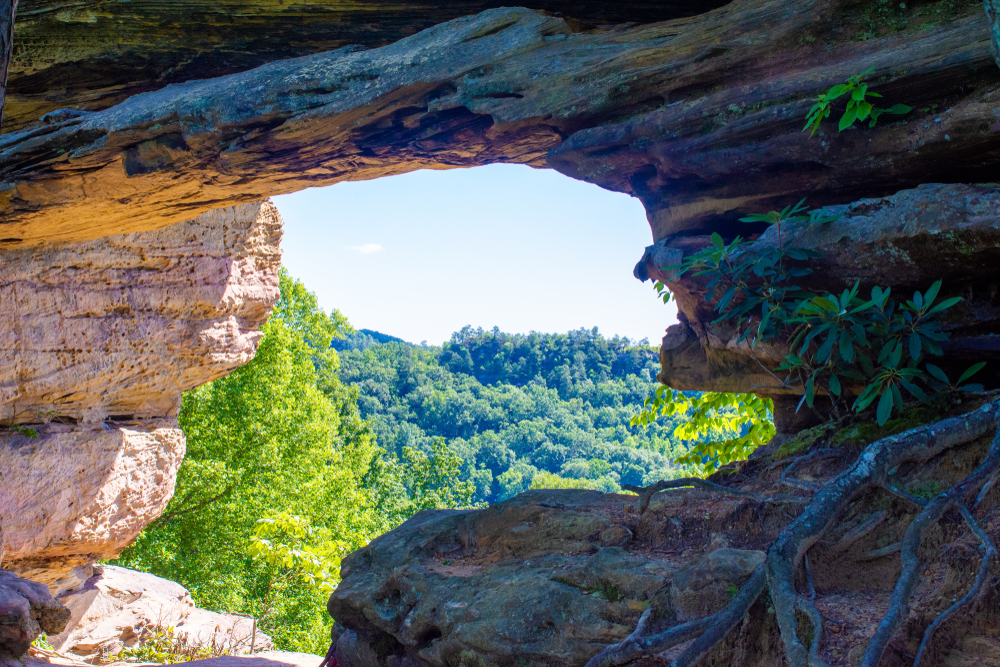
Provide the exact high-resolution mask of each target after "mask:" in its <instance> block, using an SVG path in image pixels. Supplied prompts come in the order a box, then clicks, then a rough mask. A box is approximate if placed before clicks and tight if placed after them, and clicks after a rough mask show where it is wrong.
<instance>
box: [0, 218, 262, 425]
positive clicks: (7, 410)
mask: <svg viewBox="0 0 1000 667" xmlns="http://www.w3.org/2000/svg"><path fill="white" fill-rule="evenodd" d="M126 208H127V207H126ZM280 238H281V219H280V216H279V215H278V212H277V209H275V208H274V205H273V204H271V203H270V202H256V203H252V204H241V205H238V206H232V207H228V208H223V209H217V210H214V211H211V212H209V213H206V214H204V215H201V216H199V217H197V218H195V219H194V220H190V221H188V222H184V223H181V224H177V225H173V226H171V227H169V228H166V229H161V230H159V231H155V232H147V233H136V234H124V235H119V236H108V237H104V238H101V239H98V240H95V241H91V242H87V243H76V244H61V245H47V246H44V247H39V248H32V249H22V250H16V249H8V250H5V251H3V252H2V255H0V256H2V262H0V303H2V304H3V308H2V309H0V424H8V425H9V424H12V423H39V422H46V421H52V420H56V421H63V422H67V423H74V422H100V421H103V420H107V419H109V418H110V419H111V420H113V421H114V420H117V421H125V422H131V421H137V420H143V419H149V418H160V417H175V416H176V415H177V410H178V408H179V407H180V397H181V393H182V392H184V391H187V390H188V389H191V388H193V387H197V386H198V385H200V384H204V383H205V382H208V381H210V380H213V379H215V378H217V377H220V376H222V375H225V374H226V373H228V372H229V371H231V370H233V369H234V368H237V367H238V366H240V365H242V364H244V363H246V362H247V361H249V360H250V359H251V358H253V354H254V351H255V350H256V347H257V343H258V341H259V339H260V336H261V334H260V332H259V331H258V329H259V327H260V325H261V324H262V323H263V322H264V320H266V319H267V316H268V314H269V313H270V310H271V306H272V305H273V304H274V302H275V300H276V299H277V297H278V270H279V267H280V251H279V250H278V242H279V240H280Z"/></svg>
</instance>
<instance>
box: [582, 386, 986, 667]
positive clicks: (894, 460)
mask: <svg viewBox="0 0 1000 667" xmlns="http://www.w3.org/2000/svg"><path fill="white" fill-rule="evenodd" d="M998 417H1000V404H998V403H989V404H987V405H984V406H983V407H981V408H979V409H977V410H974V411H972V412H970V413H967V414H965V415H961V416H959V417H954V418H950V419H944V420H941V421H939V422H936V423H934V424H930V425H927V426H921V427H918V428H915V429H912V430H910V431H907V432H905V433H900V434H898V435H893V436H889V437H887V438H883V439H882V440H879V441H877V442H874V443H871V444H870V445H868V447H866V448H865V450H864V451H863V452H862V453H861V455H860V456H859V457H858V459H857V461H855V462H854V464H853V465H851V466H850V467H849V468H848V469H847V470H845V471H844V472H842V473H841V474H839V475H838V476H837V477H835V478H834V479H832V480H831V481H829V482H827V483H826V484H824V485H823V486H821V487H819V488H818V489H817V490H816V491H815V495H813V497H812V498H811V499H809V500H808V501H807V503H808V504H807V505H806V507H805V508H804V509H803V511H802V513H801V514H800V515H799V516H798V517H797V518H796V519H795V520H794V521H792V523H790V524H789V525H788V526H786V527H785V529H784V530H783V531H782V532H781V534H780V535H779V536H778V538H777V539H776V540H775V542H774V543H773V544H772V545H771V548H770V549H769V550H768V554H767V560H766V561H765V562H764V564H763V565H762V566H761V567H760V568H758V569H757V571H755V572H754V574H753V576H752V577H751V579H750V581H748V582H747V583H746V584H745V585H744V586H743V588H742V589H741V590H740V592H739V593H738V595H737V596H736V598H735V599H734V600H733V601H732V602H730V603H729V605H727V606H726V608H725V609H723V610H722V611H720V612H719V613H717V614H715V615H713V616H709V617H707V618H704V619H700V620H698V621H692V622H691V623H685V624H682V625H678V626H675V627H673V628H670V629H668V630H666V631H664V632H661V633H659V634H656V635H651V636H646V637H643V636H642V634H643V632H644V631H645V628H646V624H647V623H648V621H645V620H644V619H646V618H647V617H646V614H643V618H641V619H640V622H639V627H637V628H636V631H635V632H633V633H632V634H631V635H629V637H628V638H627V639H626V640H625V641H623V642H621V643H620V644H616V645H613V646H609V647H607V648H606V649H604V650H603V651H601V653H599V654H598V655H596V656H594V658H592V659H591V660H590V662H588V663H587V667H612V666H615V667H617V666H619V665H624V664H627V663H629V662H632V661H634V660H637V659H639V658H642V657H648V656H650V655H653V654H655V653H658V652H660V651H663V650H665V649H667V648H669V647H671V646H675V645H677V644H679V643H681V642H683V641H686V640H688V639H691V638H692V637H697V638H696V639H695V640H694V641H693V642H692V643H691V644H690V646H688V647H687V648H686V649H685V650H684V652H683V653H682V654H681V655H680V656H679V657H678V658H676V659H675V660H674V661H673V662H672V663H671V665H672V667H691V666H692V665H694V664H696V663H697V662H698V661H699V660H700V659H701V658H702V657H704V656H705V655H706V654H707V653H708V652H710V651H711V650H712V649H713V648H714V647H715V646H716V645H717V644H718V643H719V642H720V641H722V640H723V638H725V636H726V635H727V634H728V633H729V632H730V631H731V630H732V629H733V628H734V627H736V625H737V624H738V623H740V621H741V620H742V619H743V618H744V617H745V615H746V614H747V612H748V611H749V609H750V607H751V606H752V605H753V603H754V602H755V601H756V600H757V599H758V597H759V596H760V594H761V593H762V592H763V591H764V588H765V586H766V587H767V588H768V589H769V592H770V595H771V600H772V602H773V605H774V611H775V614H776V617H777V622H778V627H779V630H780V633H781V638H782V641H783V643H784V647H785V655H786V657H787V659H788V663H789V665H790V667H825V663H824V662H823V660H822V659H821V658H820V655H819V651H820V645H821V642H822V634H823V620H822V616H821V615H820V613H819V611H818V610H817V609H816V606H815V595H816V593H815V589H814V587H813V583H812V573H811V572H810V571H809V568H808V561H805V555H806V552H807V551H808V550H809V549H810V548H811V547H812V546H813V545H815V544H816V543H817V542H818V541H819V540H821V539H822V538H823V537H824V536H825V535H826V533H827V532H828V531H829V529H830V528H831V527H832V526H833V525H834V524H835V522H836V521H837V519H838V518H839V517H840V516H841V515H842V514H843V512H844V511H845V510H846V509H847V507H848V506H849V505H850V503H851V502H852V501H853V500H854V499H855V498H857V497H858V496H859V495H860V494H861V493H863V492H864V491H866V490H868V489H873V488H884V489H886V490H887V491H889V492H890V493H893V494H894V495H896V496H898V497H900V498H903V499H905V500H908V501H911V502H913V503H914V504H916V505H918V506H919V507H920V508H921V511H920V513H919V514H918V515H917V517H916V518H915V519H914V520H913V522H912V523H911V525H910V526H909V528H908V529H907V531H906V535H905V537H904V540H903V542H901V543H899V544H894V545H890V546H888V547H885V548H884V549H879V550H876V551H873V552H871V553H870V554H868V557H867V558H880V557H883V556H885V555H889V554H891V553H894V552H895V551H896V550H900V551H902V557H901V558H902V561H903V574H902V575H901V576H900V579H899V581H898V582H897V584H896V589H895V590H894V592H893V598H892V603H891V606H890V609H889V612H888V613H887V615H886V617H885V619H884V620H883V621H882V624H881V625H880V626H879V628H878V630H877V632H876V635H875V637H874V638H873V639H872V640H871V642H870V643H869V645H868V649H867V652H866V654H865V656H864V659H863V662H862V665H863V667H876V665H877V664H878V662H879V660H880V659H881V656H882V653H883V652H884V650H885V647H886V646H887V645H888V643H889V641H890V640H891V639H892V636H893V634H894V633H895V631H896V629H897V628H898V626H899V624H900V622H901V620H902V619H904V618H905V617H906V614H907V613H908V609H909V599H910V596H911V594H912V591H913V588H914V584H915V582H916V578H917V574H918V572H919V571H920V566H921V563H920V559H919V556H918V549H919V547H920V538H921V536H922V535H923V533H924V531H925V530H926V528H927V527H928V526H930V525H933V524H934V522H936V521H937V520H938V519H939V518H940V517H941V516H942V515H943V514H944V513H945V512H946V511H948V510H949V509H950V508H953V507H957V508H958V509H959V511H963V512H964V514H963V516H965V515H966V514H968V510H967V509H966V504H967V502H968V500H970V498H969V496H973V497H974V496H975V494H976V492H977V491H978V490H979V489H980V487H982V486H983V484H984V483H985V482H986V481H987V480H988V479H990V478H991V477H992V476H993V475H994V473H995V472H997V470H998V469H1000V431H997V422H998ZM990 431H997V434H996V436H994V439H993V443H992V444H991V445H990V448H989V451H988V452H987V454H986V457H985V459H984V460H983V462H982V463H981V465H980V466H979V467H978V468H977V469H976V470H975V471H974V472H973V473H972V474H970V475H969V476H968V477H966V478H965V479H964V480H963V481H962V482H960V483H959V484H956V485H955V486H953V487H952V488H951V489H949V490H948V491H947V492H946V493H944V494H942V495H940V496H938V497H937V498H935V499H934V500H932V501H930V502H928V503H924V502H923V501H921V500H920V499H918V498H915V497H913V496H910V495H909V494H906V493H904V492H902V491H898V490H896V489H895V488H893V487H892V485H891V484H890V482H889V473H890V471H894V470H895V469H896V468H897V467H898V466H900V465H902V464H904V463H921V462H925V461H928V460H930V459H932V458H934V457H935V456H938V455H939V454H941V453H943V452H945V451H947V450H949V449H951V448H954V447H957V446H959V445H963V444H965V443H968V442H971V441H973V440H975V439H977V438H979V437H982V436H984V435H986V434H988V433H989V432H990ZM816 454H817V455H816V456H814V457H813V458H811V460H817V459H820V458H826V457H827V456H832V452H825V451H822V450H821V452H817V453H816ZM820 454H822V455H820ZM839 454H840V452H838V455H839ZM812 456H813V455H810V457H812ZM810 457H802V459H800V460H798V461H796V462H793V463H792V465H791V466H789V467H788V468H787V469H786V470H785V473H783V476H784V475H785V474H787V473H788V472H789V471H790V470H791V469H793V468H795V467H797V466H798V465H801V464H802V463H805V462H806V460H807V459H810ZM685 486H696V487H699V488H702V489H705V490H708V491H712V492H716V493H722V494H725V495H730V496H738V497H746V498H751V499H753V500H756V501H758V502H776V501H777V499H773V498H772V499H768V498H764V497H763V496H761V495H760V494H757V493H752V492H747V491H740V490H738V489H731V488H727V487H724V486H720V485H718V484H712V483H711V482H706V481H704V480H700V479H682V480H671V481H669V482H660V483H658V484H655V485H652V486H649V487H645V488H641V487H624V488H626V489H628V490H630V491H634V492H636V493H638V494H639V511H640V513H642V512H645V510H646V509H647V508H648V506H649V501H650V498H651V497H652V495H653V494H654V493H657V492H658V491H663V490H666V489H673V488H680V487H685ZM886 518H887V516H886V514H885V513H884V512H879V513H876V514H875V515H873V516H872V517H871V518H869V519H868V520H866V521H865V522H863V523H862V524H861V525H859V526H857V527H856V528H854V529H852V530H851V531H849V532H848V533H847V534H845V535H844V536H843V537H842V538H841V539H840V540H839V541H838V542H837V544H836V545H835V546H834V551H835V552H836V551H845V550H847V549H848V548H850V547H851V546H852V545H853V544H856V543H857V542H858V541H859V540H861V539H862V538H864V537H865V536H866V535H868V534H870V533H871V532H872V531H873V530H875V528H877V527H878V526H879V525H881V524H882V523H883V522H884V521H885V520H886ZM970 518H971V514H969V515H968V518H967V519H966V521H969V520H970ZM973 526H974V527H973ZM970 527H973V531H974V532H975V533H976V535H977V537H979V539H980V541H983V540H984V539H985V540H989V538H988V537H986V534H985V533H984V532H983V531H982V529H981V528H979V526H978V525H976V524H975V521H972V523H971V524H970ZM983 543H984V546H985V549H986V553H985V555H984V557H983V562H984V564H983V566H982V568H981V569H980V574H979V576H977V578H976V583H975V584H974V585H973V587H972V590H970V591H969V593H968V594H967V595H966V596H965V597H964V598H962V600H961V601H960V602H959V603H956V605H953V606H952V607H951V608H949V609H948V610H946V611H945V612H944V613H943V614H942V616H941V617H940V618H939V619H938V620H936V621H935V623H933V624H932V625H931V627H929V628H928V630H927V634H926V635H925V644H926V642H928V641H929V640H930V637H931V635H932V634H933V631H934V629H936V628H937V627H939V626H940V625H941V623H943V622H944V621H945V620H946V619H947V618H948V617H949V616H950V615H952V614H953V613H954V611H955V610H957V609H958V608H959V607H960V606H961V605H964V604H967V603H968V602H969V601H970V600H972V599H973V598H974V597H975V596H976V595H977V594H978V592H979V591H980V590H981V589H982V588H983V586H985V582H986V579H987V577H988V575H989V568H990V564H991V563H992V562H993V561H994V560H996V558H997V551H996V549H995V547H994V546H993V544H992V543H991V542H983ZM803 561H805V567H806V582H807V586H808V589H809V591H808V598H807V597H804V596H802V595H800V594H799V593H798V591H796V588H795V572H796V570H797V568H798V567H799V565H800V564H801V563H803ZM797 614H803V615H804V616H805V617H806V618H808V620H809V622H810V624H811V625H812V633H811V640H810V641H809V646H808V647H806V646H803V645H802V642H801V641H800V639H799V636H798V632H797V627H796V626H797V620H796V616H797ZM922 646H923V645H922Z"/></svg>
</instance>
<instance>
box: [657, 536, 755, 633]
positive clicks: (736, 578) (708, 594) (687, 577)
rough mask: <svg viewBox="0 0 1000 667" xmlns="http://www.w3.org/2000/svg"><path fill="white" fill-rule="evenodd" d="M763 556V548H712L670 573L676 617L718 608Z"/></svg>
mask: <svg viewBox="0 0 1000 667" xmlns="http://www.w3.org/2000/svg"><path fill="white" fill-rule="evenodd" d="M766 557H767V554H765V553H764V552H763V551H749V550H745V549H729V548H723V549H716V550H715V551H712V552H710V553H707V554H705V555H704V556H702V557H701V558H699V559H698V560H696V561H694V562H693V563H688V564H687V565H685V566H684V567H682V568H680V569H679V570H677V572H675V573H674V576H673V579H672V580H671V582H670V593H671V600H672V602H673V606H674V609H675V610H676V612H677V618H678V620H680V621H693V620H695V619H698V618H704V617H705V616H709V615H711V614H714V613H715V612H717V611H721V610H722V608H723V607H725V606H726V605H727V604H729V603H730V602H731V601H732V599H733V598H734V597H736V593H737V592H738V591H739V589H740V587H741V586H742V585H743V584H745V583H746V582H747V580H748V579H750V575H752V574H753V572H754V570H756V569H757V567H758V566H760V565H761V564H762V563H763V562H764V559H765V558H766Z"/></svg>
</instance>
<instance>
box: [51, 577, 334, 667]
mask: <svg viewBox="0 0 1000 667" xmlns="http://www.w3.org/2000/svg"><path fill="white" fill-rule="evenodd" d="M94 571H95V574H94V576H93V577H91V578H90V579H88V580H87V581H86V582H85V584H84V585H83V586H82V587H81V588H79V589H77V590H74V591H71V592H69V593H65V594H63V595H62V596H60V597H59V602H61V603H62V604H63V605H64V606H65V607H66V608H67V609H69V610H70V612H71V614H72V616H71V617H70V619H69V622H68V623H67V624H66V628H65V630H63V631H62V632H61V633H59V634H57V635H55V636H50V637H49V643H50V644H51V645H52V646H53V648H55V649H56V650H57V651H59V652H61V653H65V654H72V655H77V656H82V657H83V659H84V660H88V661H92V660H94V659H95V658H98V657H105V656H108V655H112V654H114V653H117V652H118V651H120V650H121V649H122V648H130V647H133V646H136V645H137V644H138V643H139V642H140V641H141V640H142V639H143V638H145V637H146V636H148V635H150V634H152V633H154V632H157V631H163V630H166V629H167V628H173V629H174V635H175V636H176V637H178V638H183V642H184V644H185V645H187V646H191V647H209V648H211V649H213V650H218V651H224V652H227V653H232V654H234V655H242V654H248V653H250V652H251V649H253V650H254V651H268V650H271V649H273V648H274V643H273V642H272V641H271V638H270V637H268V636H267V635H266V634H264V633H263V632H261V631H260V630H257V628H256V622H255V621H254V619H252V618H249V617H247V616H244V615H238V614H220V613H216V612H213V611H207V610H204V609H199V608H198V607H196V606H195V605H194V602H193V601H192V600H191V594H190V593H189V592H188V590H187V589H185V588H184V587H183V586H181V585H180V584H177V583H175V582H172V581H168V580H166V579H162V578H160V577H157V576H155V575H152V574H147V573H144V572H135V571H133V570H128V569H125V568H122V567H115V566H112V565H103V566H95V567H94ZM318 662H319V661H318V660H317V664H318Z"/></svg>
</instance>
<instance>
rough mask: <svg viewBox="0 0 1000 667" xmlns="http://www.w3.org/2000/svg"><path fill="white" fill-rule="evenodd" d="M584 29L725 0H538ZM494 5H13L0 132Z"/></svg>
mask: <svg viewBox="0 0 1000 667" xmlns="http://www.w3.org/2000/svg"><path fill="white" fill-rule="evenodd" d="M530 4H531V7H532V8H533V9H541V10H547V11H551V12H561V13H563V14H566V15H567V16H570V17H573V18H574V19H581V20H583V21H585V22H586V24H587V25H590V24H597V25H602V24H604V25H606V24H616V23H651V22H654V21H664V20H667V19H672V18H677V17H680V16H691V15H694V14H700V13H703V12H707V11H709V10H710V9H713V8H714V7H716V6H719V5H722V4H725V0H714V1H713V2H693V1H691V0H656V1H654V2H642V3H617V2H604V1H603V0H539V1H536V2H533V3H530ZM504 5H505V3H504V2H502V1H500V0H450V1H449V2H436V3H426V2H414V1H412V0H396V1H394V2H390V3H384V2H371V3H365V4H363V5H359V4H358V3H356V2H350V1H345V0H310V1H309V2H282V1H279V0H265V1H258V2H249V1H248V0H237V1H236V2H232V1H230V2H227V3H225V4H219V3H214V2H213V3H209V2H202V1H200V0H172V1H171V2H169V3H163V2H159V1H157V0H132V1H131V2H113V3H108V2H101V0H84V1H82V2H81V1H79V0H76V1H74V2H66V1H65V0H21V1H20V3H19V6H18V16H17V18H18V21H17V25H16V31H15V39H16V43H17V52H16V56H15V58H14V62H13V63H12V66H11V73H10V94H9V96H8V98H7V108H6V109H5V110H4V126H5V130H6V129H8V126H9V129H15V128H17V127H20V126H21V125H24V124H26V123H31V122H35V121H37V120H38V119H39V118H41V116H42V115H44V114H45V113H48V112H49V111H52V110H53V109H57V108H60V107H74V108H84V109H101V108H105V107H107V106H111V105H112V104H115V103H117V102H120V101H122V100H123V99H125V98H126V97H128V96H130V95H134V94H136V93H141V92H145V91H148V90H154V89H156V88H159V87H162V86H164V85H166V84H169V83H179V82H182V81H188V80H191V79H208V78H212V77H216V76H222V75H224V74H231V73H233V72H240V71H244V70H248V69H251V68H253V67H258V66H260V65H263V64H264V63H267V62H271V61H274V60H282V59H285V58H294V57H298V56H305V55H309V54H313V53H320V52H323V51H331V50H333V49H337V48H340V47H342V46H347V45H350V44H363V45H365V46H368V47H373V46H385V45H386V44H389V43H391V42H395V41H397V40H399V39H402V38H403V37H408V36H410V35H413V34H415V33H417V32H420V31H421V30H425V29H427V28H430V27H432V26H434V25H437V24H438V23H444V22H446V21H450V20H452V19H455V18H458V17H460V16H468V15H470V14H476V13H478V12H481V11H483V10H485V9H489V8H491V7H501V6H504Z"/></svg>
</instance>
